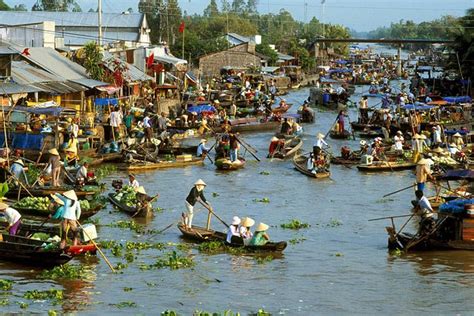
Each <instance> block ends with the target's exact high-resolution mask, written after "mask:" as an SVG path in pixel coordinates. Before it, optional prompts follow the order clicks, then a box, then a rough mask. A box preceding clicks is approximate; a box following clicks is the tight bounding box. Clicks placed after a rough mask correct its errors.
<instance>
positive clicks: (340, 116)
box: [337, 110, 347, 135]
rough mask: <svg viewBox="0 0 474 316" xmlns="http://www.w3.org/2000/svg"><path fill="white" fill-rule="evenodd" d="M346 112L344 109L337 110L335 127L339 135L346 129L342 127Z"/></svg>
mask: <svg viewBox="0 0 474 316" xmlns="http://www.w3.org/2000/svg"><path fill="white" fill-rule="evenodd" d="M346 116H347V115H346V113H345V112H344V110H340V111H339V114H338V115H337V127H338V133H339V135H344V131H345V130H346V129H345V128H344V120H345V117H346Z"/></svg>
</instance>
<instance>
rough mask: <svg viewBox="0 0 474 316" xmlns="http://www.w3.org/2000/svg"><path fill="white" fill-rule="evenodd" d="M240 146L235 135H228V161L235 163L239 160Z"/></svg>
mask: <svg viewBox="0 0 474 316" xmlns="http://www.w3.org/2000/svg"><path fill="white" fill-rule="evenodd" d="M239 149H240V144H239V141H238V138H237V136H236V135H235V134H230V155H229V156H230V161H232V162H234V161H237V159H238V158H239Z"/></svg>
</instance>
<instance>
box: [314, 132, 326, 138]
mask: <svg viewBox="0 0 474 316" xmlns="http://www.w3.org/2000/svg"><path fill="white" fill-rule="evenodd" d="M324 136H325V135H323V134H321V133H318V134H317V135H316V137H317V138H324Z"/></svg>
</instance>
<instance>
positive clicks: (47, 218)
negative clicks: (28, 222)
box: [26, 217, 50, 238]
mask: <svg viewBox="0 0 474 316" xmlns="http://www.w3.org/2000/svg"><path fill="white" fill-rule="evenodd" d="M49 219H50V218H49V217H46V219H45V220H44V221H43V222H42V223H41V225H40V226H39V227H38V229H40V228H41V227H43V226H44V224H46V222H47V221H49ZM31 236H33V234H29V235H28V236H26V238H31Z"/></svg>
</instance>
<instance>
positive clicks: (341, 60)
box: [336, 59, 348, 65]
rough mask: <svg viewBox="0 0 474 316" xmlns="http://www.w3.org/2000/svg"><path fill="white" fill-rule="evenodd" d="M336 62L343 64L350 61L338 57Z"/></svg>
mask: <svg viewBox="0 0 474 316" xmlns="http://www.w3.org/2000/svg"><path fill="white" fill-rule="evenodd" d="M336 63H337V64H341V65H345V64H347V63H348V61H347V60H344V59H338V60H336Z"/></svg>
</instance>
